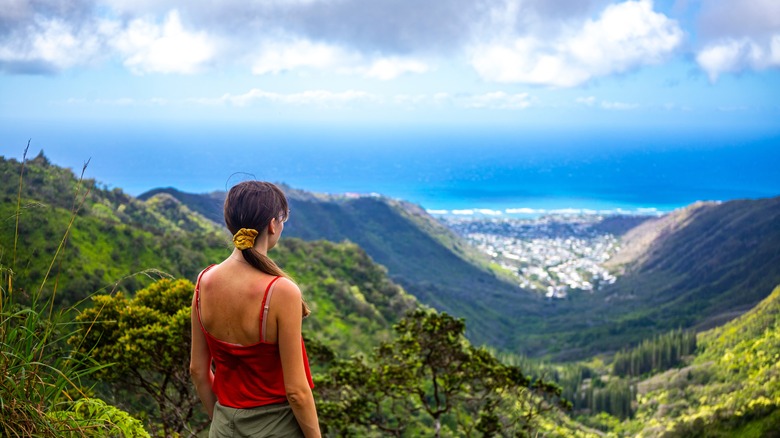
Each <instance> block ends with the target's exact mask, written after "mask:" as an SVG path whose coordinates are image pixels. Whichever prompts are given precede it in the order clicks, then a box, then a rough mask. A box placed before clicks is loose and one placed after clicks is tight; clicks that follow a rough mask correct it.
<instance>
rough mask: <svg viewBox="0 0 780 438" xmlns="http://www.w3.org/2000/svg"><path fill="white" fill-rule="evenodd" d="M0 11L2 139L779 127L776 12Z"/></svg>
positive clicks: (436, 1)
mask: <svg viewBox="0 0 780 438" xmlns="http://www.w3.org/2000/svg"><path fill="white" fill-rule="evenodd" d="M0 3H2V7H0V93H1V95H2V99H1V101H0V123H2V121H3V120H4V121H5V123H8V124H13V123H16V122H18V121H22V120H26V121H30V120H37V121H41V122H46V121H74V120H81V121H95V120H103V119H114V120H123V119H127V118H128V117H132V118H133V119H134V120H137V119H147V118H148V119H154V120H177V121H197V120H203V119H210V120H214V119H216V120H219V119H230V120H246V121H258V120H262V121H265V122H275V121H280V122H281V121H290V120H299V121H343V122H345V123H349V122H351V121H354V120H367V121H371V122H376V123H381V122H388V121H390V122H398V121H405V122H409V123H420V122H426V121H428V122H431V123H451V122H458V123H461V122H469V123H481V122H484V123H488V122H490V123H501V122H506V123H514V122H518V121H526V122H528V123H565V122H568V123H590V122H593V123H599V122H600V123H627V124H631V123H647V122H648V121H651V122H652V123H658V124H661V125H663V124H674V123H686V124H689V125H691V126H698V124H700V125H702V126H707V124H712V123H732V124H734V125H735V126H737V125H739V126H753V125H755V124H764V125H766V126H774V127H777V122H774V120H778V119H780V103H778V102H779V101H780V99H778V98H780V1H777V0H739V1H735V0H655V1H653V0H629V1H615V0H416V1H412V0H263V1H251V0H222V1H204V0H193V1H187V2H180V1H172V0H0ZM745 124H746V125H745ZM0 129H1V128H0Z"/></svg>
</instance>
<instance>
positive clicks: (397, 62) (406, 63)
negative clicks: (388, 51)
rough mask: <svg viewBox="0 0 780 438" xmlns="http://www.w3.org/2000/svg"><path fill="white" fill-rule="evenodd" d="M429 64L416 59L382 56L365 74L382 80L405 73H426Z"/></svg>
mask: <svg viewBox="0 0 780 438" xmlns="http://www.w3.org/2000/svg"><path fill="white" fill-rule="evenodd" d="M427 71H428V65H427V64H425V63H424V62H421V61H417V60H414V59H403V58H382V59H378V60H376V61H374V62H373V63H372V64H371V66H370V67H369V68H368V70H367V71H366V72H365V75H366V76H368V77H370V78H376V79H381V80H384V81H386V80H390V79H395V78H397V77H398V76H401V75H403V74H405V73H418V74H419V73H425V72H427Z"/></svg>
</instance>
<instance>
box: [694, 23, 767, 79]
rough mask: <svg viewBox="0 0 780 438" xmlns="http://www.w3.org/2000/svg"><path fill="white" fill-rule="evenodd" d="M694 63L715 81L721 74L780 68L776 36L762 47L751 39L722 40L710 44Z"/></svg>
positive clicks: (701, 51)
mask: <svg viewBox="0 0 780 438" xmlns="http://www.w3.org/2000/svg"><path fill="white" fill-rule="evenodd" d="M696 62H698V63H699V66H700V67H701V68H702V69H704V71H706V72H707V74H708V76H709V78H710V81H712V82H715V81H717V80H718V77H719V76H720V75H721V74H723V73H738V72H741V71H744V70H748V69H752V70H763V69H766V68H769V67H778V66H780V33H778V34H777V35H773V36H772V38H771V40H768V41H766V42H764V43H763V44H760V43H757V42H756V41H754V40H753V39H751V38H741V39H738V40H737V39H731V38H729V39H725V40H722V41H719V42H716V43H712V44H710V45H708V46H706V47H704V48H703V49H702V50H700V51H699V53H698V54H697V55H696Z"/></svg>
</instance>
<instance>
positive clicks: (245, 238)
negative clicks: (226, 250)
mask: <svg viewBox="0 0 780 438" xmlns="http://www.w3.org/2000/svg"><path fill="white" fill-rule="evenodd" d="M255 237H257V230H253V229H251V228H242V229H240V230H238V232H237V233H236V234H234V235H233V245H236V248H238V249H239V250H241V251H243V250H245V249H249V248H251V247H253V246H255Z"/></svg>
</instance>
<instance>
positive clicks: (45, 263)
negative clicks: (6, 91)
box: [0, 155, 780, 437]
mask: <svg viewBox="0 0 780 438" xmlns="http://www.w3.org/2000/svg"><path fill="white" fill-rule="evenodd" d="M23 169H24V172H22V170H23ZM0 173H2V175H3V179H2V180H1V181H0V189H1V191H0V196H3V202H2V203H1V204H0V214H1V215H2V216H0V294H2V297H0V298H1V299H0V305H2V307H1V308H0V343H1V344H2V345H0V347H1V350H0V371H2V373H3V374H2V375H3V376H4V378H3V379H2V381H0V410H1V412H0V434H2V435H3V436H28V435H34V436H90V435H91V436H105V435H113V436H118V435H122V436H147V435H148V434H149V432H151V433H153V434H155V435H163V434H175V433H177V432H178V433H190V432H196V431H198V430H199V429H200V428H202V427H203V425H204V424H205V423H204V420H205V417H204V415H203V413H202V412H201V411H200V408H199V407H198V406H197V405H198V403H197V400H196V398H195V397H194V391H193V388H192V387H191V386H189V379H188V377H187V370H186V367H187V362H188V361H187V360H186V358H187V355H188V345H187V338H188V337H189V330H190V329H189V318H187V315H188V313H189V306H190V300H191V296H192V288H193V286H192V283H191V282H190V281H188V280H185V279H189V280H194V279H195V278H196V275H197V273H198V272H199V271H200V270H201V269H203V268H205V267H206V266H207V265H208V264H209V263H213V262H218V261H220V260H222V259H223V258H224V257H225V256H226V255H227V253H228V251H229V246H228V245H227V242H228V240H227V236H226V234H225V232H224V230H223V229H222V228H221V227H220V226H218V225H216V224H214V223H212V222H211V221H209V220H207V219H206V218H205V217H203V216H201V215H199V214H197V213H193V212H192V211H191V210H190V209H189V208H188V207H187V206H186V205H184V204H183V203H182V202H180V201H179V200H177V199H176V198H174V197H173V196H170V195H169V194H165V193H157V194H156V195H154V196H150V197H149V198H148V199H146V200H145V201H140V200H138V199H135V198H132V197H130V196H128V195H126V194H124V193H122V192H121V190H118V189H114V190H108V189H106V188H100V187H98V185H97V184H96V183H95V182H94V181H90V180H85V179H83V178H76V177H75V176H74V175H73V173H72V172H70V171H69V170H65V169H61V168H58V167H56V166H53V165H51V164H50V163H49V162H48V161H47V160H46V158H45V157H44V156H43V155H39V156H38V157H36V158H35V159H33V160H30V161H28V162H27V163H26V164H25V165H23V163H18V162H15V161H13V160H5V159H2V160H0ZM22 181H24V182H25V183H24V184H21V182H22ZM63 194H70V195H68V196H63ZM66 198H67V199H66ZM306 199H308V198H306ZM307 202H311V203H312V204H311V205H309V206H308V207H306V206H303V205H304V204H300V203H299V204H298V207H300V208H299V210H296V207H293V212H294V213H293V216H292V217H293V219H294V218H295V217H297V216H299V217H302V218H305V217H307V215H308V213H305V209H306V208H310V209H311V211H314V212H317V211H320V212H327V211H328V209H335V208H336V207H335V206H334V205H335V204H333V203H331V204H327V203H325V204H323V203H320V205H314V203H313V202H314V201H313V200H312V199H308V200H307ZM339 202H341V203H342V204H340V205H339V206H338V208H339V209H343V211H342V212H340V213H334V215H331V216H327V214H325V213H323V214H324V215H325V216H324V217H325V219H326V220H325V221H324V223H323V230H328V229H331V230H332V229H348V228H350V227H354V228H355V229H361V230H363V231H366V230H368V231H367V234H366V235H365V236H364V238H363V239H364V241H363V242H358V241H357V239H349V240H351V241H355V242H356V243H349V242H345V243H332V242H328V241H323V240H319V241H311V242H307V241H304V240H299V239H295V238H286V239H283V240H282V242H281V244H280V245H279V246H278V247H277V248H276V249H275V250H274V252H273V253H272V256H273V258H274V259H275V260H276V261H277V262H278V263H279V264H280V265H281V266H282V267H283V268H284V269H285V270H286V271H287V272H289V273H290V274H291V275H292V276H293V278H294V279H295V280H296V281H297V282H298V284H299V285H300V287H301V289H302V290H303V292H304V295H305V297H306V298H307V300H308V301H309V303H310V304H311V307H312V308H313V310H314V313H313V315H312V317H310V318H307V319H306V321H305V322H304V333H305V334H306V342H307V348H308V349H309V352H310V357H311V358H312V362H313V364H312V365H313V369H314V372H315V379H316V381H317V388H316V390H315V392H316V397H317V399H318V403H319V406H320V407H321V412H322V414H321V419H322V421H323V427H324V428H327V429H328V430H329V431H330V433H331V434H332V435H337V434H340V433H343V434H345V435H352V436H375V435H376V436H379V435H385V434H391V435H396V436H418V435H427V436H432V435H436V434H438V435H439V436H496V435H498V436H515V435H519V436H523V435H532V436H533V435H536V434H540V435H545V436H594V435H598V434H600V433H605V434H607V435H610V436H637V435H638V436H738V437H739V436H744V437H752V436H768V435H770V434H771V433H772V432H773V431H776V430H780V414H778V412H780V409H778V407H779V406H780V383H779V382H780V380H778V376H780V369H778V367H779V366H780V365H779V364H780V335H779V334H780V287H778V288H776V289H775V290H774V292H772V294H771V295H770V296H769V297H768V298H766V299H765V300H764V301H762V302H761V303H760V304H759V305H758V306H757V307H755V308H754V309H753V310H752V311H750V312H748V313H746V314H744V315H743V316H742V317H740V318H738V319H736V320H734V321H732V322H730V323H729V324H727V325H725V326H723V327H720V328H717V329H714V330H711V331H709V332H705V333H701V334H699V335H698V337H694V336H693V335H692V333H691V332H688V331H684V330H679V329H677V330H674V329H675V328H676V327H689V326H690V325H691V324H694V323H696V322H697V321H698V322H701V321H703V318H705V317H708V316H707V315H710V316H712V315H713V313H711V312H716V313H717V312H721V313H723V312H726V311H727V310H734V309H736V310H737V311H740V310H741V309H746V308H747V307H746V306H748V305H749V302H751V300H754V299H758V298H760V297H761V296H764V295H765V294H766V292H767V290H769V289H767V290H763V291H757V290H756V289H757V288H760V287H763V286H762V285H764V284H765V283H767V282H768V281H773V279H775V278H776V276H777V275H778V273H777V269H776V268H775V266H777V264H772V263H775V262H776V261H777V257H778V253H777V251H776V248H777V247H780V245H777V234H778V233H777V232H776V230H774V228H773V227H772V226H771V225H772V224H774V223H776V222H773V221H776V219H777V217H778V213H777V210H778V207H777V206H778V205H780V202H779V201H777V200H765V201H755V202H747V203H734V204H732V203H725V204H723V205H721V206H714V207H706V208H705V209H704V210H701V211H698V210H694V212H693V213H691V214H690V215H689V216H690V218H689V219H690V220H689V221H688V222H686V224H685V226H681V227H679V228H678V229H677V230H676V231H675V233H676V234H675V235H674V236H672V237H668V236H667V238H666V239H665V240H663V239H662V240H661V241H659V242H658V244H657V245H656V246H655V247H654V248H653V249H652V251H651V252H650V253H649V254H648V256H647V257H646V258H645V259H644V261H643V262H642V263H641V264H639V265H636V266H633V267H631V269H629V273H628V274H627V276H626V277H625V279H626V282H625V283H624V284H623V285H621V286H619V287H617V288H615V289H612V290H610V291H609V293H610V295H609V298H610V303H609V304H610V305H609V306H607V304H606V303H602V302H599V300H600V299H602V297H597V296H596V295H594V296H592V297H587V296H583V297H579V298H577V297H575V298H572V299H570V300H568V301H563V302H548V303H545V302H537V301H534V300H526V301H524V300H522V299H519V297H524V295H521V294H522V292H521V291H516V292H514V294H515V295H512V297H513V298H515V301H518V302H517V303H514V304H511V306H510V304H508V298H507V297H508V295H502V292H501V291H500V290H493V289H492V285H494V284H496V283H492V282H491V281H496V282H498V281H499V280H498V278H497V277H495V276H489V277H485V276H482V275H483V274H484V272H483V271H481V270H480V269H481V268H479V267H475V265H474V264H473V263H471V262H467V261H466V260H467V258H463V257H459V256H456V255H453V254H452V248H453V247H452V245H450V247H448V246H447V245H446V244H443V243H442V242H441V240H437V239H436V238H434V237H430V236H428V237H425V235H426V234H427V233H428V232H422V231H420V229H421V227H422V226H421V225H420V224H419V223H418V224H417V225H414V223H415V221H417V220H418V219H419V218H417V219H413V218H410V217H409V215H413V213H410V212H409V211H407V212H406V213H399V212H398V211H396V210H395V209H396V208H398V207H399V206H397V205H396V206H394V205H393V204H392V203H391V202H390V203H388V202H387V201H386V200H381V199H375V198H360V199H355V200H342V201H339ZM212 205H216V203H215V202H212ZM302 206H303V207H302ZM740 208H741V209H744V210H745V211H742V212H740V211H739V209H740ZM296 213H297V215H296ZM717 214H723V221H724V223H723V224H721V225H720V227H719V226H718V225H717V221H715V220H714V218H713V216H712V215H717ZM761 215H765V216H766V218H767V219H766V220H764V219H760V218H759V216H761ZM308 217H310V218H311V217H316V216H308ZM328 218H331V219H333V218H336V219H338V220H337V221H336V222H334V223H332V224H330V225H328V221H329V220H330V219H328ZM336 219H334V220H336ZM383 219H386V222H383ZM759 219H760V220H759ZM700 221H703V222H700ZM292 225H293V223H291V226H290V227H289V228H290V229H292V228H293V226H292ZM299 225H300V224H299ZM310 225H312V226H313V223H312V224H310ZM360 227H363V228H360ZM702 227H703V228H702ZM740 227H744V228H745V229H744V230H740ZM422 228H424V227H422ZM388 229H391V230H394V231H393V232H388V231H387V230H388ZM720 229H722V230H725V231H722V232H724V233H730V234H729V235H728V236H725V235H722V234H719V233H721V231H720ZM415 230H416V231H415ZM419 233H422V234H419ZM696 233H704V234H706V236H705V237H706V238H702V239H700V240H697V239H695V235H696ZM750 233H759V234H758V235H753V234H750ZM290 234H293V233H290ZM713 236H715V237H713ZM756 236H760V237H756ZM718 239H723V240H724V241H725V242H726V243H724V245H725V247H726V250H723V249H722V248H720V247H718V246H717V240H718ZM337 240H344V239H343V236H342V238H341V239H337ZM671 241H674V242H677V243H676V244H677V245H682V247H683V249H680V248H677V249H675V248H673V247H671V246H666V245H667V243H668V242H671ZM437 242H438V243H437ZM767 242H768V243H767ZM412 243H414V244H412ZM364 244H365V245H367V246H368V247H369V248H372V249H371V251H378V252H377V253H378V254H385V256H386V257H388V258H387V261H385V262H383V263H384V264H385V265H386V266H387V269H385V268H384V267H382V266H379V265H377V264H375V263H374V261H373V260H372V257H374V259H378V257H377V256H374V255H373V253H371V252H367V251H364V250H363V249H362V248H363V245H364ZM359 245H360V246H359ZM424 245H429V246H430V247H431V248H433V249H430V250H429V251H428V252H424V251H423V249H421V248H422V246H424ZM767 245H770V246H771V245H775V246H774V248H775V249H774V250H773V251H774V252H772V250H771V248H770V247H768V246H767ZM748 247H749V248H755V253H756V254H755V255H754V254H752V253H750V251H748V250H747V249H746V248H748ZM445 249H446V251H445ZM394 251H399V252H398V253H394ZM447 251H449V253H447ZM676 251H677V252H676ZM368 254H372V257H369V255H368ZM398 254H406V255H408V254H415V257H411V258H409V259H407V257H406V256H403V257H401V256H399V255H398ZM447 254H449V255H447ZM675 254H682V255H684V256H686V257H689V258H691V259H692V260H688V259H686V260H682V259H681V258H680V257H676V256H675ZM697 258H698V261H697ZM667 259H668V260H667ZM759 259H760V260H759ZM427 260H436V263H428V262H427ZM754 263H755V264H754ZM467 266H470V267H468V268H466V267H467ZM399 267H402V268H403V269H408V272H409V276H408V277H409V278H408V279H406V280H404V281H407V282H410V283H409V284H410V285H411V287H410V288H409V289H408V290H412V291H413V292H414V293H415V294H417V295H418V296H421V297H424V298H425V299H426V300H430V302H431V303H437V302H438V301H439V300H445V301H447V300H451V301H447V303H449V304H447V305H448V306H453V307H454V308H456V309H460V310H462V311H464V312H466V313H467V314H468V315H471V316H472V317H473V318H474V320H469V321H468V324H466V322H464V321H463V320H461V319H458V318H453V317H451V316H449V315H448V314H446V313H436V312H433V311H430V310H421V307H420V305H419V303H418V301H417V300H416V299H415V298H414V297H413V296H412V295H410V294H408V293H407V292H405V291H404V289H402V288H401V287H400V286H399V285H397V284H396V283H394V282H393V281H392V280H391V279H390V278H389V277H388V269H389V272H399V271H394V269H400V268H399ZM474 269H475V270H474ZM428 270H429V271H430V272H426V271H428ZM686 270H689V271H690V273H686ZM162 272H166V273H169V274H170V275H171V276H172V278H168V276H167V275H163V274H162ZM475 272H483V274H480V275H474V276H472V277H471V279H470V280H469V282H465V283H463V284H461V285H459V286H458V287H459V288H460V289H457V288H456V289H451V288H450V286H451V285H452V284H454V283H456V282H458V281H461V280H463V279H464V276H465V277H468V276H470V275H471V274H473V273H475ZM691 275H697V276H699V281H700V282H701V284H697V282H696V281H694V279H692V277H691ZM161 277H165V278H162V279H160V278H161ZM174 278H179V279H180V280H174ZM426 278H427V280H426ZM439 278H441V282H440V283H437V282H436V281H434V280H436V279H439ZM486 278H493V280H486ZM708 282H709V283H708ZM775 284H780V281H776V282H775ZM773 287H774V285H773ZM672 288H677V289H674V290H675V291H676V293H677V294H678V295H679V297H680V298H679V299H677V298H676V296H677V295H672V294H671V291H672ZM453 291H454V292H453ZM648 291H650V292H648ZM742 291H744V294H741V295H740V294H739V293H737V292H742ZM445 292H446V293H445ZM451 292H452V293H453V295H452V296H448V295H447V294H448V293H451ZM475 293H477V296H478V298H477V299H475V298H474V294H475ZM710 293H711V294H710ZM442 297H446V298H442ZM685 300H688V301H685ZM503 305H506V306H510V307H502V306H503ZM698 305H700V306H701V308H702V309H704V310H701V312H700V313H697V309H698V307H696V306H698ZM480 306H483V307H480ZM610 306H614V307H610ZM648 306H653V307H652V308H648ZM675 306H677V307H680V309H684V311H685V312H689V314H686V315H683V314H682V313H681V312H683V310H678V309H677V307H675ZM445 308H446V307H445ZM488 309H489V310H488ZM577 309H578V311H577V312H575V310H577ZM509 311H512V312H514V313H511V315H513V316H512V318H509V317H506V315H507V313H505V312H509ZM660 312H668V314H669V318H662V317H661V314H660ZM708 312H710V313H708ZM452 313H453V314H455V315H458V316H462V314H459V313H458V312H452ZM719 314H720V313H719ZM403 315H407V316H406V317H405V318H404V317H403ZM501 315H504V316H501ZM681 318H682V319H681ZM472 321H473V322H474V323H475V324H474V325H476V328H475V329H471V326H472ZM711 321H717V319H712V320H711ZM683 322H685V323H683ZM673 323H674V325H673V326H670V327H668V329H667V330H663V328H664V327H667V326H669V325H671V324H673ZM713 323H714V322H713ZM491 327H492V328H494V329H495V328H496V327H499V328H498V329H497V330H498V331H494V332H490V331H489V329H490V328H491ZM501 327H506V328H507V330H508V331H506V332H504V331H501V330H502V329H501ZM523 330H526V332H523ZM669 330H673V331H669ZM517 333H522V336H520V335H517V336H516V337H515V334H517ZM465 335H468V337H469V339H471V340H472V342H474V340H475V339H476V340H478V342H491V341H493V340H496V339H498V338H501V340H500V341H496V342H495V343H493V344H492V345H494V346H507V345H511V346H513V347H515V348H514V351H518V352H523V351H527V352H533V353H535V354H541V353H544V354H546V355H548V357H587V356H588V355H589V354H590V353H593V352H599V353H601V354H602V356H599V357H595V358H592V359H590V360H589V361H588V362H574V363H567V364H560V363H551V362H549V358H548V359H547V360H546V361H542V360H540V359H538V358H528V357H524V356H517V355H515V354H514V353H506V352H505V350H503V349H502V350H501V352H500V353H499V352H492V351H489V350H487V349H485V348H483V347H477V346H475V344H472V343H471V342H469V341H467V340H466V337H465ZM69 339H70V344H68V343H67V342H66V341H67V340H69ZM476 345H479V344H478V343H477V344H476ZM628 345H635V347H633V348H631V349H625V347H626V346H628ZM615 351H617V353H615V354H614V356H612V352H615ZM550 382H556V384H552V383H550ZM139 388H143V389H139ZM166 388H167V389H166ZM177 397H180V398H177ZM563 400H570V401H571V403H572V405H573V411H572V414H573V415H576V416H577V421H576V422H575V421H573V420H572V419H571V418H570V417H569V416H568V415H567V414H566V413H565V412H564V411H562V410H560V409H559V407H560V406H561V405H562V404H564V405H565V402H563ZM583 425H587V426H588V427H592V428H594V429H598V430H594V429H588V428H587V427H586V426H583Z"/></svg>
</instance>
